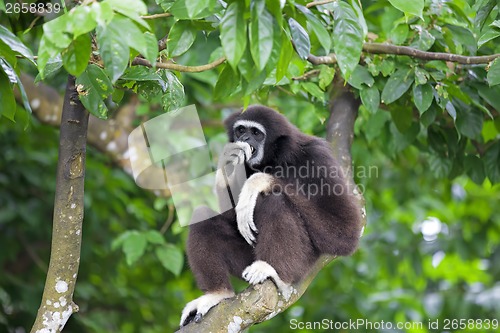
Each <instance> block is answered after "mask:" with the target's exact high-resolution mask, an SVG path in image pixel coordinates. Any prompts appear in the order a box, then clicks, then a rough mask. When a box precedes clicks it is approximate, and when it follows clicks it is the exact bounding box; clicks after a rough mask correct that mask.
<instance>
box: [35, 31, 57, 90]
mask: <svg viewBox="0 0 500 333" xmlns="http://www.w3.org/2000/svg"><path fill="white" fill-rule="evenodd" d="M61 51H62V49H59V48H58V47H56V46H55V45H54V44H52V43H51V42H50V41H49V40H48V38H47V37H46V36H45V35H44V36H42V39H41V40H40V46H39V47H38V59H37V66H38V73H39V75H40V78H41V79H42V80H43V79H44V78H45V66H46V65H47V63H48V62H49V60H50V59H53V58H55V57H56V56H57V55H58V54H60V52H61Z"/></svg>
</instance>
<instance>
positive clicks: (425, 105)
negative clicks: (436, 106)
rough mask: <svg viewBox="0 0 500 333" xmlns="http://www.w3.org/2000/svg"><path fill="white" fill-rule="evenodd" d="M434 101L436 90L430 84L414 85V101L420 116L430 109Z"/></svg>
mask: <svg viewBox="0 0 500 333" xmlns="http://www.w3.org/2000/svg"><path fill="white" fill-rule="evenodd" d="M433 99H434V89H433V88H432V86H431V85H430V84H428V83H426V84H416V82H415V84H414V85H413V101H414V102H415V106H416V107H417V109H418V112H419V113H420V115H422V114H423V113H424V112H425V111H427V109H429V107H430V106H431V104H432V100H433Z"/></svg>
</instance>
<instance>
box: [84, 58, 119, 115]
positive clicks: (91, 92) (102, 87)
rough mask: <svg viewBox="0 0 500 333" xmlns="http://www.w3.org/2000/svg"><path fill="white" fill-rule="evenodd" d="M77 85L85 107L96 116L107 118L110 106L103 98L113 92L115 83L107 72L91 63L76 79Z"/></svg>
mask: <svg viewBox="0 0 500 333" xmlns="http://www.w3.org/2000/svg"><path fill="white" fill-rule="evenodd" d="M76 87H77V91H78V95H79V97H80V100H81V101H82V103H83V105H84V106H85V108H86V109H87V110H88V111H89V112H90V113H92V114H93V115H94V116H96V117H99V118H101V119H106V118H107V117H108V108H107V107H106V104H104V101H103V100H104V99H105V98H106V97H107V96H109V95H110V94H111V93H112V92H113V84H112V83H111V81H110V80H109V78H108V76H107V75H106V73H105V72H104V71H103V70H102V69H101V68H99V67H98V66H96V65H93V64H91V65H89V66H87V69H86V70H85V72H83V74H82V75H80V76H79V77H78V78H77V79H76Z"/></svg>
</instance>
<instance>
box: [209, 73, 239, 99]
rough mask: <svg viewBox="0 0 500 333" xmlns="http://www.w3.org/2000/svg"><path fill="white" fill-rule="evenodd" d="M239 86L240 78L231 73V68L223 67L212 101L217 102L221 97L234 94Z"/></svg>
mask: <svg viewBox="0 0 500 333" xmlns="http://www.w3.org/2000/svg"><path fill="white" fill-rule="evenodd" d="M239 84H240V78H239V77H238V75H237V73H236V72H234V71H233V69H232V68H231V66H228V65H225V66H224V68H223V69H222V71H221V72H220V74H219V78H218V79H217V83H216V84H215V88H214V99H215V100H219V99H221V98H223V97H226V96H230V95H231V94H232V93H234V92H235V90H236V88H237V86H238V85H239Z"/></svg>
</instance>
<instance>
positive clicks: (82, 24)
mask: <svg viewBox="0 0 500 333" xmlns="http://www.w3.org/2000/svg"><path fill="white" fill-rule="evenodd" d="M97 7H98V6H96V7H90V6H77V7H74V8H73V9H72V10H71V11H70V12H69V17H70V22H71V30H72V32H73V38H76V37H78V36H80V35H83V34H86V33H89V32H91V31H92V30H94V29H95V27H96V26H97V21H96V19H95V14H94V13H93V10H94V8H97Z"/></svg>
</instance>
